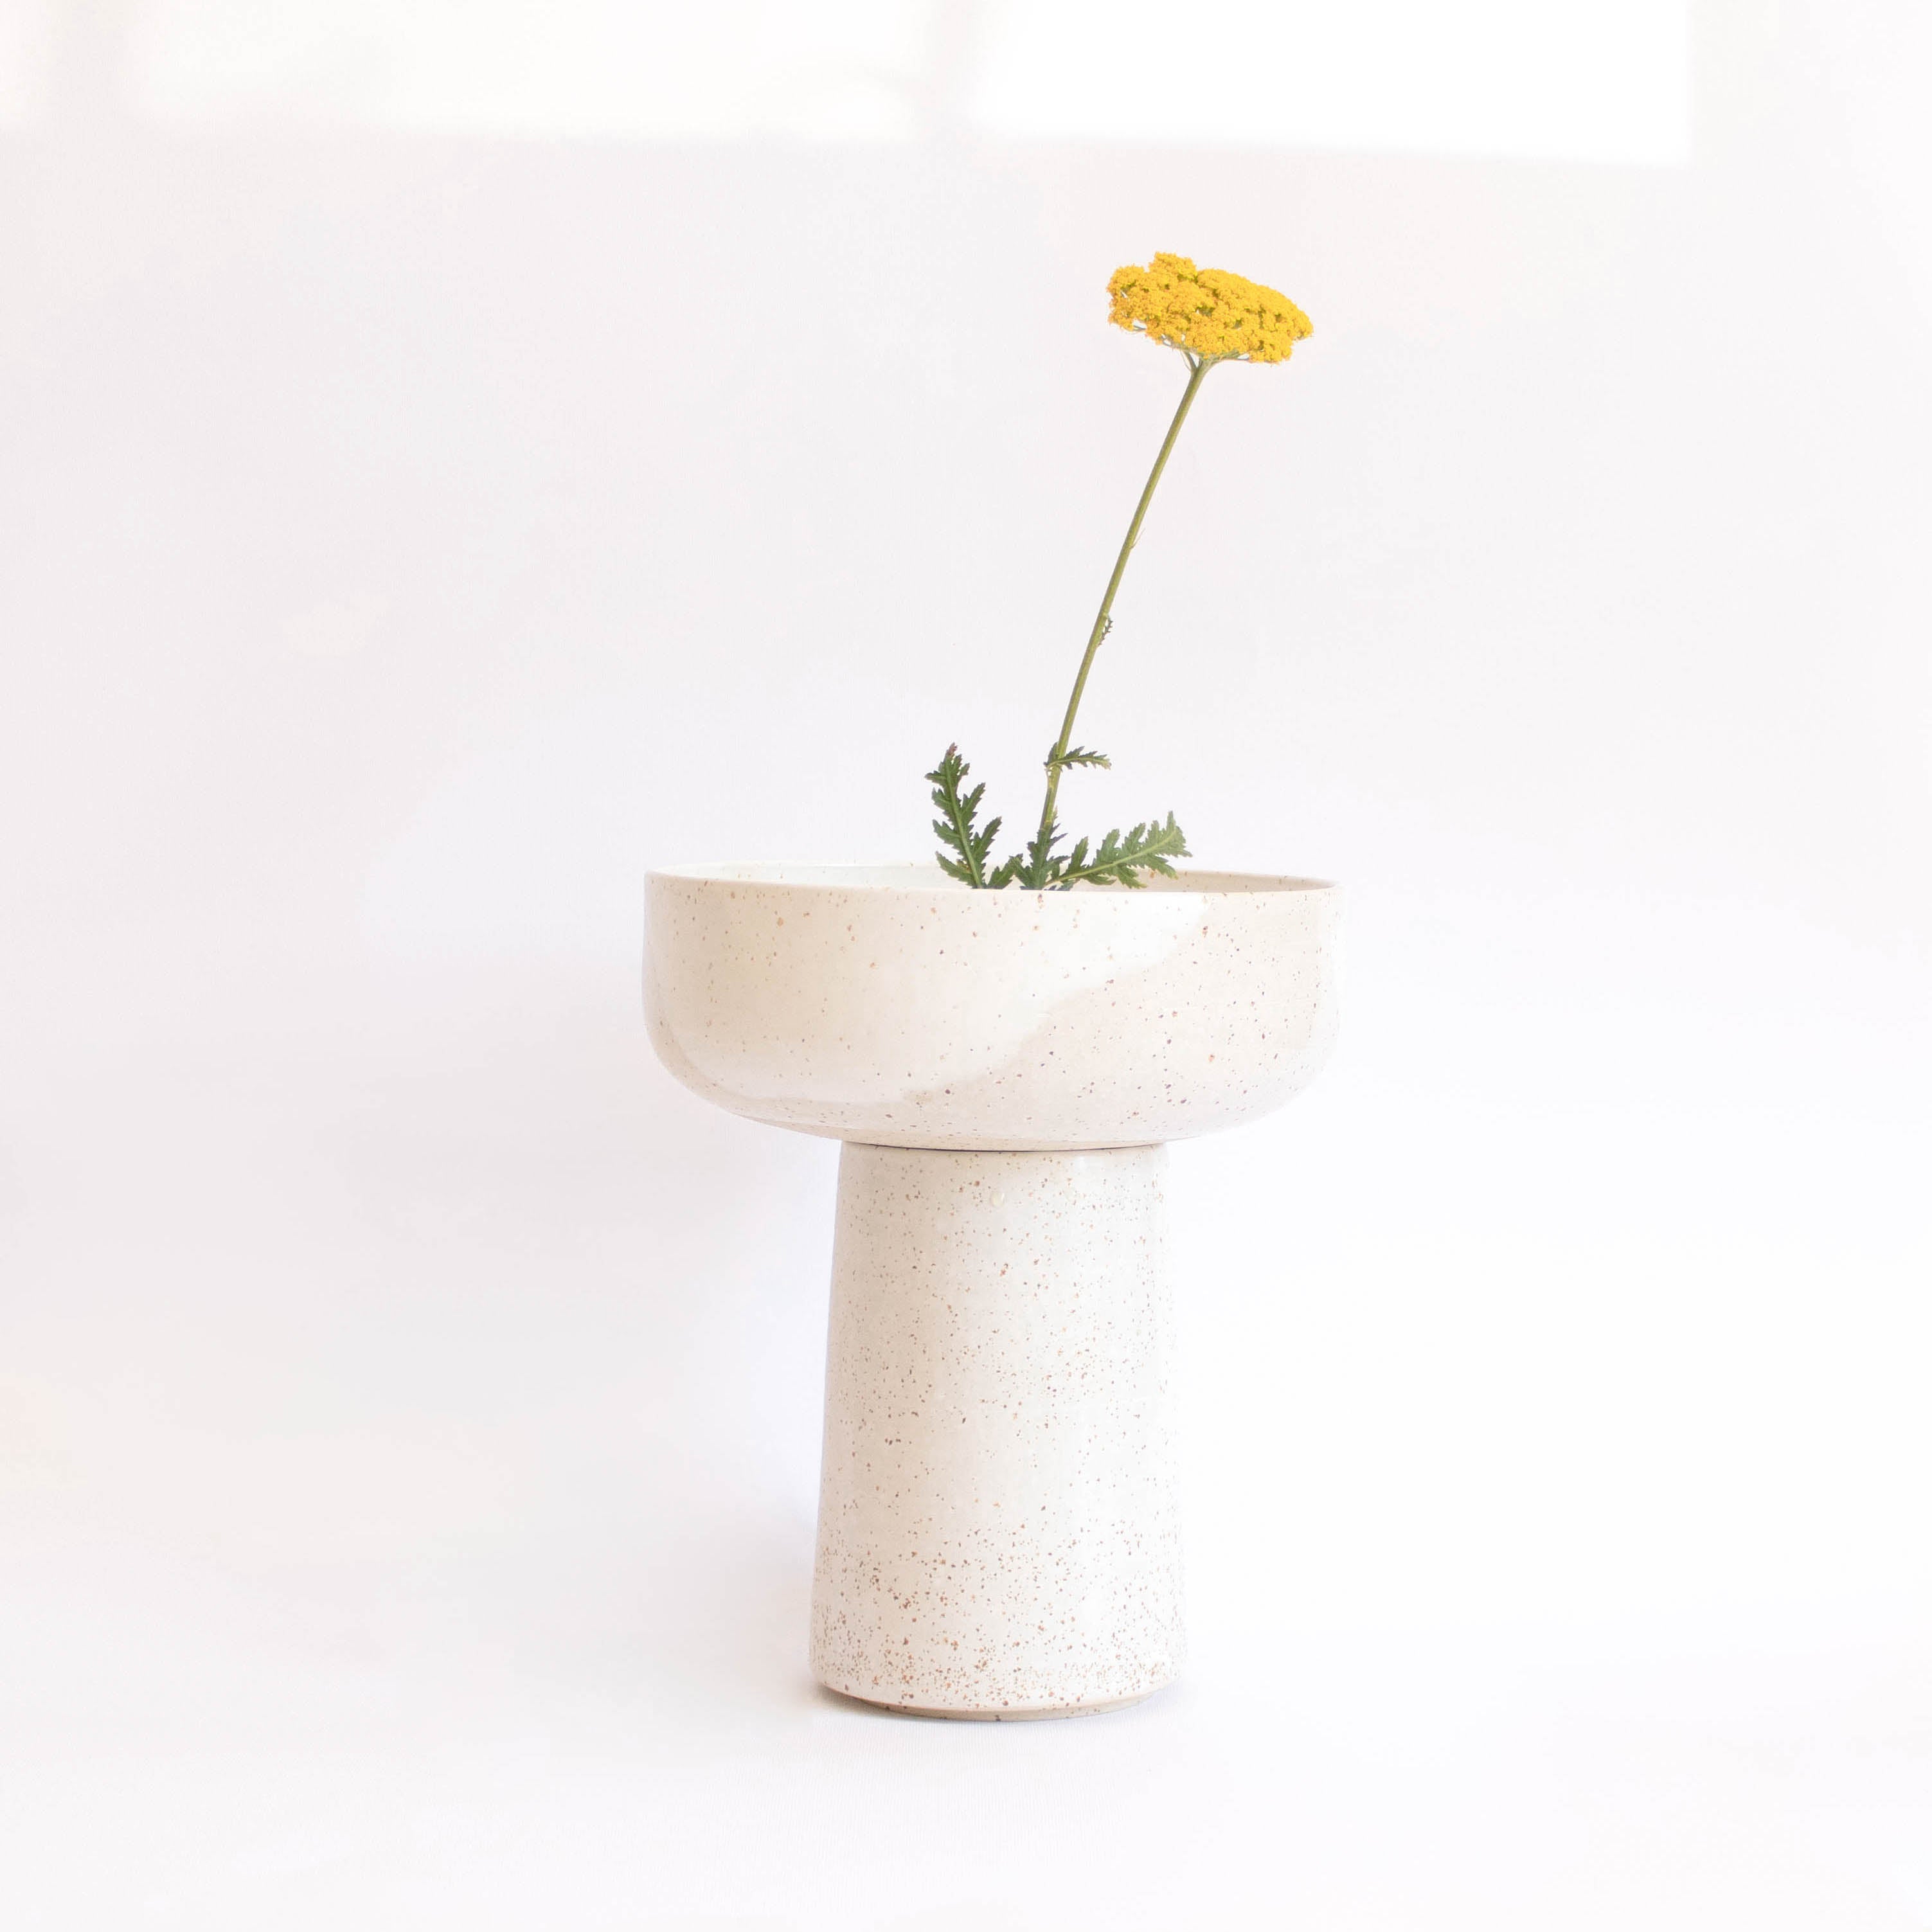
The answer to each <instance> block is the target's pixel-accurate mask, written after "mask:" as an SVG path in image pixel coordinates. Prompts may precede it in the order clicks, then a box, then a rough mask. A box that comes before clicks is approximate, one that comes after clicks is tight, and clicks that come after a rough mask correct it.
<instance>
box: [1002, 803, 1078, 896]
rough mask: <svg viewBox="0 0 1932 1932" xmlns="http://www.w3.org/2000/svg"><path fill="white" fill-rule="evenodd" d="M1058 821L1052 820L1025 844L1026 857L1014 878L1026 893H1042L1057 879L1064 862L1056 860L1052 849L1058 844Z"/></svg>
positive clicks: (1059, 836) (1059, 832)
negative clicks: (1024, 888) (1023, 887)
mask: <svg viewBox="0 0 1932 1932" xmlns="http://www.w3.org/2000/svg"><path fill="white" fill-rule="evenodd" d="M1060 841H1061V829H1060V821H1059V820H1058V819H1057V818H1056V819H1054V820H1052V821H1051V822H1050V823H1048V824H1047V825H1046V826H1045V827H1044V828H1043V829H1042V830H1041V831H1040V833H1039V835H1037V837H1035V838H1031V839H1029V840H1028V842H1027V848H1026V857H1025V859H1024V860H1023V861H1022V862H1021V864H1020V865H1019V868H1018V869H1017V871H1016V872H1015V874H1014V876H1015V877H1016V878H1017V879H1018V880H1019V882H1020V883H1021V884H1022V885H1023V886H1025V887H1026V889H1027V890H1028V892H1045V891H1046V890H1047V889H1049V887H1051V886H1053V885H1054V884H1055V883H1056V882H1057V881H1058V879H1059V877H1060V874H1061V868H1062V867H1064V865H1065V864H1066V863H1067V861H1066V860H1065V859H1061V858H1056V857H1055V856H1054V850H1053V848H1054V847H1055V846H1056V845H1058V844H1059V843H1060Z"/></svg>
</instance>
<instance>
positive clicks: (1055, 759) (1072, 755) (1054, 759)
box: [1046, 745, 1114, 772]
mask: <svg viewBox="0 0 1932 1932" xmlns="http://www.w3.org/2000/svg"><path fill="white" fill-rule="evenodd" d="M1113 763H1114V761H1113V760H1112V758H1110V757H1108V755H1107V754H1106V752H1105V751H1088V748H1086V746H1085V745H1075V746H1074V747H1073V750H1071V751H1049V752H1048V753H1047V754H1046V769H1048V770H1049V771H1050V772H1055V771H1064V769H1066V768H1067V766H1069V765H1103V766H1106V767H1107V769H1109V770H1111V769H1112V768H1113Z"/></svg>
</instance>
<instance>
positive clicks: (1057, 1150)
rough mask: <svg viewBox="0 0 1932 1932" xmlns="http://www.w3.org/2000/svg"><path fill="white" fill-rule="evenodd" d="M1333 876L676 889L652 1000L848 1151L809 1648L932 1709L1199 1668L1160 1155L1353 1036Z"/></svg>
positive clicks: (660, 1014) (721, 1070)
mask: <svg viewBox="0 0 1932 1932" xmlns="http://www.w3.org/2000/svg"><path fill="white" fill-rule="evenodd" d="M1339 902H1340V895H1339V894H1338V893H1337V891H1336V889H1334V887H1333V886H1327V885H1324V884H1322V883H1320V882H1319V881H1317V880H1308V879H1293V878H1277V877H1264V876H1259V875H1250V874H1238V873H1211V872H1189V873H1184V874H1181V877H1179V878H1178V880H1160V881H1157V882H1156V883H1154V885H1153V886H1151V887H1149V888H1147V889H1142V890H1140V891H1128V890H1125V889H1121V888H1118V887H1115V888H1112V889H1100V890H1094V889H1085V888H1082V889H1077V890H1076V891H1074V892H1066V893H1039V892H1016V891H1014V890H1013V889H1007V891H1004V892H973V891H971V890H969V889H968V888H967V887H966V886H962V885H959V884H958V883H956V882H955V881H953V880H950V879H947V877H945V876H944V874H941V872H940V871H938V869H937V868H935V867H932V866H916V865H906V866H894V867H886V868H859V867H822V866H775V865H724V866H709V867H698V868H686V869H683V870H680V871H664V872H656V873H653V874H652V875H651V877H650V880H649V895H648V899H647V919H648V930H647V935H646V948H645V974H644V991H645V1007H646V1014H647V1016H648V1019H649V1024H650V1029H651V1037H652V1041H653V1043H655V1046H656V1048H657V1051H658V1055H659V1057H660V1058H661V1059H662V1060H663V1061H664V1064H665V1066H666V1067H668V1068H669V1069H670V1071H671V1072H672V1073H673V1074H675V1075H676V1076H677V1077H678V1079H680V1080H682V1082H684V1083H685V1085H687V1086H688V1087H689V1088H691V1089H692V1090H693V1091H694V1092H696V1093H698V1094H702V1095H703V1097H705V1098H706V1100H712V1101H715V1103H717V1104H718V1106H721V1107H725V1108H727V1109H730V1111H731V1112H733V1113H737V1114H742V1115H748V1116H750V1117H751V1118H752V1119H754V1120H759V1121H769V1122H770V1123H772V1124H773V1125H775V1126H778V1127H792V1128H796V1129H797V1130H799V1131H801V1132H802V1133H812V1134H824V1135H829V1136H834V1137H835V1138H837V1139H841V1140H844V1142H846V1143H847V1145H846V1147H845V1149H844V1154H843V1155H842V1157H841V1162H840V1167H839V1185H838V1236H837V1244H836V1251H835V1258H834V1262H833V1282H832V1326H831V1334H830V1346H829V1351H828V1356H827V1367H826V1423H825V1460H824V1465H823V1481H822V1489H821V1493H820V1507H819V1544H818V1559H817V1571H816V1574H815V1577H814V1588H813V1601H812V1631H811V1658H812V1667H813V1669H814V1671H815V1672H816V1673H817V1676H818V1677H819V1679H820V1682H823V1683H824V1684H826V1685H828V1686H829V1688H832V1690H835V1691H841V1692H843V1693H844V1694H846V1695H847V1696H849V1697H860V1698H864V1699H865V1700H868V1701H869V1702H871V1703H879V1704H883V1705H887V1706H891V1707H892V1708H893V1709H898V1710H901V1711H909V1712H918V1713H920V1714H922V1715H932V1716H943V1717H953V1718H1028V1717H1036V1718H1037V1717H1055V1716H1067V1715H1074V1714H1076V1713H1079V1712H1094V1711H1103V1710H1112V1709H1117V1708H1118V1706H1121V1705H1122V1704H1127V1703H1135V1702H1137V1701H1138V1700H1139V1699H1140V1698H1142V1697H1145V1696H1147V1695H1148V1694H1149V1693H1150V1692H1151V1691H1154V1690H1157V1689H1158V1688H1160V1685H1163V1684H1164V1683H1166V1682H1167V1681H1168V1680H1169V1678H1171V1677H1172V1676H1173V1675H1174V1673H1175V1671H1176V1670H1178V1668H1179V1667H1180V1663H1181V1653H1182V1648H1183V1631H1182V1621H1181V1559H1180V1544H1179V1532H1178V1522H1177V1514H1176V1511H1175V1496H1174V1462H1173V1431H1172V1421H1171V1412H1170V1403H1169V1374H1170V1367H1169V1360H1170V1352H1171V1343H1170V1331H1171V1326H1172V1313H1171V1304H1172V1297H1171V1292H1170V1289H1169V1281H1168V1274H1167V1266H1166V1236H1165V1232H1164V1219H1163V1205H1162V1195H1161V1176H1162V1174H1163V1171H1164V1169H1165V1165H1166V1152H1165V1150H1164V1148H1163V1147H1162V1146H1161V1145H1160V1143H1162V1142H1166V1141H1169V1140H1175V1139H1181V1138H1182V1137H1184V1136H1189V1135H1193V1134H1199V1133H1208V1132H1210V1131H1211V1130H1213V1129H1215V1128H1217V1127H1233V1126H1235V1125H1238V1124H1240V1123H1241V1122H1242V1121H1250V1120H1253V1119H1255V1118H1256V1117H1257V1116H1259V1115H1262V1114H1264V1113H1266V1112H1268V1111H1269V1110H1270V1109H1272V1108H1274V1107H1276V1106H1279V1105H1280V1103H1282V1102H1283V1100H1286V1099H1287V1098H1288V1097H1289V1096H1290V1095H1291V1094H1294V1093H1295V1091H1297V1090H1298V1089H1299V1088H1301V1087H1302V1086H1303V1085H1305V1084H1306V1083H1307V1082H1308V1080H1309V1079H1310V1078H1312V1077H1313V1074H1314V1073H1315V1072H1316V1070H1317V1068H1318V1067H1319V1066H1320V1065H1321V1063H1322V1060H1323V1059H1324V1058H1325V1057H1326V1055H1327V1054H1328V1049H1329V1046H1330V1043H1331V1040H1333V1037H1334V1028H1335V1004H1334V976H1335V943H1334V942H1335V931H1336V925H1337V917H1338V914H1339V910H1340V904H1339Z"/></svg>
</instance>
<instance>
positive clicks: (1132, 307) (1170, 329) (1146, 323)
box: [1107, 255, 1315, 362]
mask: <svg viewBox="0 0 1932 1932" xmlns="http://www.w3.org/2000/svg"><path fill="white" fill-rule="evenodd" d="M1107 293H1108V294H1109V296H1112V298H1113V304H1114V305H1113V308H1112V311H1111V312H1110V314H1109V316H1108V317H1107V320H1109V322H1111V323H1115V324H1116V325H1117V326H1118V327H1120V328H1121V329H1135V330H1139V332H1142V334H1144V335H1148V336H1149V337H1151V338H1152V339H1153V340H1154V341H1156V342H1163V343H1165V344H1166V345H1167V346H1168V347H1169V348H1170V349H1178V350H1181V353H1183V354H1184V356H1187V358H1188V359H1189V360H1190V362H1192V361H1193V360H1195V359H1196V358H1199V359H1202V360H1203V361H1205V362H1225V361H1228V360H1230V359H1233V358H1235V357H1239V358H1241V359H1242V360H1243V361H1245V362H1286V361H1287V360H1288V359H1289V356H1291V355H1292V353H1294V350H1295V344H1297V343H1298V342H1299V341H1301V340H1302V339H1303V338H1304V337H1305V336H1309V335H1313V334H1314V333H1315V325H1314V324H1313V323H1312V322H1310V320H1309V319H1308V318H1307V316H1305V315H1304V314H1302V312H1301V310H1300V309H1298V308H1296V307H1295V305H1294V303H1292V302H1290V301H1289V299H1288V298H1287V296H1285V295H1283V293H1281V292H1280V290H1278V289H1271V288H1265V287H1262V284H1260V283H1259V282H1251V281H1249V280H1248V278H1247V277H1246V276H1245V275H1231V274H1230V273H1229V272H1228V271H1227V270H1226V269H1197V268H1196V266H1194V264H1193V263H1192V262H1190V260H1188V259H1187V257H1186V256H1185V255H1157V256H1156V257H1154V260H1152V261H1151V262H1150V263H1148V266H1146V267H1145V269H1142V268H1136V267H1134V266H1132V265H1131V264H1130V266H1127V268H1124V269H1115V271H1114V274H1113V278H1112V281H1109V283H1108V284H1107Z"/></svg>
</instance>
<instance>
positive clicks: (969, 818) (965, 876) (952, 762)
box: [926, 745, 1004, 887]
mask: <svg viewBox="0 0 1932 1932" xmlns="http://www.w3.org/2000/svg"><path fill="white" fill-rule="evenodd" d="M972 769H973V767H972V766H971V765H969V764H968V763H966V761H965V760H964V759H963V758H962V757H960V755H959V746H958V745H947V748H946V755H945V757H943V758H941V760H940V761H939V763H938V764H937V765H935V766H934V767H933V769H932V770H931V771H929V772H927V773H926V780H927V782H928V783H929V784H931V785H932V802H933V803H934V804H935V805H937V806H938V808H939V809H940V811H941V813H942V814H944V815H943V816H942V817H938V818H935V820H933V821H932V829H933V830H934V832H935V833H937V834H938V838H939V842H940V844H941V845H942V846H950V847H951V848H952V850H953V853H954V854H955V855H956V856H953V857H951V858H948V857H947V855H946V853H945V852H944V851H939V852H935V853H934V854H933V856H934V857H935V858H936V859H938V861H939V868H940V870H941V871H943V872H944V873H945V874H947V876H948V877H950V878H955V879H958V880H960V881H961V882H962V883H964V884H966V885H969V886H982V887H983V886H985V885H986V854H987V853H988V852H989V850H991V849H992V844H993V841H994V840H995V838H997V837H998V835H999V830H1000V820H998V818H990V819H989V820H987V821H986V824H985V825H984V826H982V827H980V828H978V829H976V828H975V827H974V823H973V821H974V819H975V817H977V816H978V814H979V810H980V800H981V799H983V798H984V797H985V796H986V787H985V786H984V785H983V784H977V785H975V786H974V787H973V789H972V790H971V791H969V792H968V793H965V795H964V796H962V795H961V793H960V790H959V787H960V785H961V784H962V782H963V781H965V778H966V775H967V774H968V772H971V770H972ZM1001 883H1004V880H1002V881H1001Z"/></svg>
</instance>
